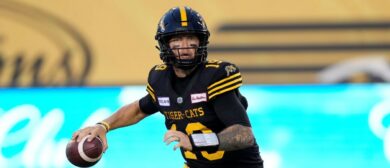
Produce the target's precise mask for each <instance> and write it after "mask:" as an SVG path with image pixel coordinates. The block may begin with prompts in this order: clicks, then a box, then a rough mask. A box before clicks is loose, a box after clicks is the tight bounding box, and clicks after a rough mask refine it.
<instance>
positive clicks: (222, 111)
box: [211, 92, 251, 127]
mask: <svg viewBox="0 0 390 168" xmlns="http://www.w3.org/2000/svg"><path fill="white" fill-rule="evenodd" d="M211 104H212V107H213V108H214V111H215V112H216V114H217V116H218V118H219V119H220V120H221V122H222V123H223V124H224V125H225V126H226V127H228V126H231V125H234V124H240V125H244V126H248V127H250V126H251V125H250V122H249V118H248V115H247V113H246V109H245V106H244V105H243V104H242V103H241V102H240V99H239V97H238V96H237V94H235V93H234V92H227V93H225V94H222V95H220V96H218V98H217V99H215V100H214V101H212V102H211Z"/></svg>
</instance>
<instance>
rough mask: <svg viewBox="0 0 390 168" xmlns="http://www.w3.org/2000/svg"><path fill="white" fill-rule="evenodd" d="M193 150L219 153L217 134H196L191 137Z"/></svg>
mask: <svg viewBox="0 0 390 168" xmlns="http://www.w3.org/2000/svg"><path fill="white" fill-rule="evenodd" d="M190 142H191V145H192V150H194V151H195V150H197V151H202V150H207V151H217V150H218V147H219V139H218V136H217V134H215V133H214V132H212V133H203V134H202V133H195V134H191V135H190Z"/></svg>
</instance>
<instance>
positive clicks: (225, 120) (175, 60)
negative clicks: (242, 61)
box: [72, 7, 263, 168]
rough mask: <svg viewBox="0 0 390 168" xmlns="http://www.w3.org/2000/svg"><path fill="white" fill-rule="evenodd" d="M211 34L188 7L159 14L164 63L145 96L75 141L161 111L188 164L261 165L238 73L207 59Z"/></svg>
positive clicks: (201, 167) (212, 167)
mask: <svg viewBox="0 0 390 168" xmlns="http://www.w3.org/2000/svg"><path fill="white" fill-rule="evenodd" d="M209 36H210V33H209V31H208V29H207V26H206V23H205V22H204V20H203V18H202V16H201V15H200V14H199V13H198V12H196V11H195V10H193V9H191V8H189V7H175V8H172V9H170V10H169V11H168V12H167V13H165V14H164V15H163V17H162V18H161V20H160V22H159V24H158V28H157V34H156V36H155V38H156V40H157V41H158V45H159V46H158V47H157V48H158V49H159V51H160V58H161V60H162V61H163V64H161V65H156V66H154V67H153V68H152V69H151V70H150V73H149V77H148V84H147V87H146V91H147V92H148V94H147V95H146V96H144V97H143V98H141V99H139V100H138V101H135V102H133V103H131V104H128V105H126V106H124V107H121V108H120V109H119V110H118V111H117V112H115V113H114V114H113V115H112V116H110V117H108V118H107V119H105V120H103V121H101V122H99V123H97V124H96V125H95V126H91V127H87V128H84V129H81V130H79V131H76V132H75V133H74V135H73V137H72V139H73V140H77V141H79V140H81V139H82V138H83V137H84V136H86V135H88V134H91V135H92V136H91V137H90V138H89V139H92V138H93V137H95V136H99V137H100V138H101V139H102V141H103V142H104V146H105V149H107V139H106V133H107V132H108V131H110V130H113V129H116V128H119V127H124V126H129V125H133V124H135V123H137V122H139V121H140V120H142V119H144V118H145V117H147V116H149V115H152V114H154V113H156V112H158V111H159V112H160V113H161V114H163V115H164V116H165V125H166V127H167V129H168V131H167V132H166V133H165V135H164V141H165V143H166V144H170V143H172V142H174V141H176V142H177V144H176V145H175V146H174V150H176V148H180V150H181V153H182V155H183V157H184V159H185V160H186V164H185V166H186V167H190V168H229V167H237V168H262V167H263V160H262V158H261V157H260V152H259V147H258V145H257V143H256V140H255V137H254V135H253V132H252V129H251V124H250V122H249V119H248V115H247V113H246V108H247V106H248V104H247V101H246V99H245V97H243V96H242V95H241V94H240V92H239V87H240V86H241V85H242V77H241V74H240V72H239V69H238V68H237V67H236V66H235V65H234V64H231V63H229V62H223V61H218V60H207V44H208V38H209Z"/></svg>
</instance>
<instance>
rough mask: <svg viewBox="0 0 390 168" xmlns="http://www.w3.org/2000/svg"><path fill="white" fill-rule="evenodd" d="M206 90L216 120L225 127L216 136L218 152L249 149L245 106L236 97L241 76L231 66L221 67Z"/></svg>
mask: <svg viewBox="0 0 390 168" xmlns="http://www.w3.org/2000/svg"><path fill="white" fill-rule="evenodd" d="M213 78H214V80H213V83H212V84H211V85H209V86H208V88H207V89H208V96H209V99H210V102H211V105H212V107H213V108H214V111H215V112H216V114H217V116H218V118H219V119H220V121H222V123H223V124H224V125H225V126H226V128H225V129H224V130H222V131H221V132H219V133H218V138H219V149H220V150H225V151H232V150H239V149H244V148H247V147H250V146H252V145H253V144H254V143H255V138H254V135H253V132H252V128H251V126H250V122H249V118H248V115H247V113H246V106H247V102H246V99H245V98H244V97H242V96H241V94H240V93H239V90H238V89H239V87H240V86H241V85H242V77H241V73H240V71H239V69H238V67H236V66H235V65H234V64H230V63H222V64H220V67H219V68H218V71H217V72H216V73H215V75H214V77H213Z"/></svg>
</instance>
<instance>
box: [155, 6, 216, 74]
mask: <svg viewBox="0 0 390 168" xmlns="http://www.w3.org/2000/svg"><path fill="white" fill-rule="evenodd" d="M183 34H193V35H195V36H197V37H198V39H199V46H198V47H196V48H194V49H195V57H194V58H193V59H181V58H180V54H179V55H178V56H175V54H174V52H173V50H172V49H171V48H170V47H169V40H170V39H171V38H172V37H173V36H176V35H183ZM209 36H210V33H209V31H208V29H207V26H206V24H205V22H204V20H203V18H202V17H201V16H200V14H199V13H198V12H196V11H194V10H192V9H191V8H189V7H180V8H178V7H176V8H172V9H170V10H169V11H168V12H167V13H166V14H165V15H164V16H163V17H162V18H161V20H160V22H159V24H158V28H157V33H156V37H155V38H156V40H157V41H158V44H159V50H160V58H161V60H162V61H163V62H164V63H165V64H168V65H173V66H175V67H178V68H181V69H191V68H193V67H195V66H196V65H198V64H200V63H202V62H204V61H206V60H207V44H208V38H209ZM180 49H184V48H179V50H180Z"/></svg>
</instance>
